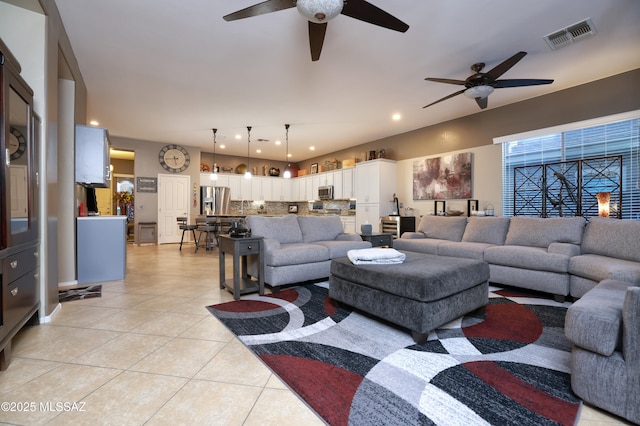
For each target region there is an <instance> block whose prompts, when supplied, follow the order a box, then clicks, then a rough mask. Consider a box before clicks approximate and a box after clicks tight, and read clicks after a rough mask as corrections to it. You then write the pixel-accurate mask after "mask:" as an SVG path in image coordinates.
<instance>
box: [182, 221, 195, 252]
mask: <svg viewBox="0 0 640 426" xmlns="http://www.w3.org/2000/svg"><path fill="white" fill-rule="evenodd" d="M177 220H178V228H180V229H182V238H180V250H181V251H182V242H183V241H184V233H185V232H187V233H188V232H191V233H192V234H193V242H194V243H196V249H197V248H198V239H197V238H196V225H190V224H188V223H187V218H186V217H183V216H180V217H178V218H177Z"/></svg>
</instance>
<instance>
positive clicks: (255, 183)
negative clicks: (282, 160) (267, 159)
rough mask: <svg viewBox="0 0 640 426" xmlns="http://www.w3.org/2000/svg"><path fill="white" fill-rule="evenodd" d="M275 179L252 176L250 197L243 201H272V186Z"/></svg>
mask: <svg viewBox="0 0 640 426" xmlns="http://www.w3.org/2000/svg"><path fill="white" fill-rule="evenodd" d="M274 179H275V178H272V177H264V176H253V177H252V178H251V195H250V196H249V197H245V199H249V200H253V201H273V185H272V181H273V180H274Z"/></svg>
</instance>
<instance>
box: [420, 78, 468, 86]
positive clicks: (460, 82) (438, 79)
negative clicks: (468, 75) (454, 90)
mask: <svg viewBox="0 0 640 426" xmlns="http://www.w3.org/2000/svg"><path fill="white" fill-rule="evenodd" d="M425 80H428V81H435V82H437V83H448V84H457V85H459V86H464V85H465V83H466V81H464V80H452V79H450V78H431V77H427V78H425Z"/></svg>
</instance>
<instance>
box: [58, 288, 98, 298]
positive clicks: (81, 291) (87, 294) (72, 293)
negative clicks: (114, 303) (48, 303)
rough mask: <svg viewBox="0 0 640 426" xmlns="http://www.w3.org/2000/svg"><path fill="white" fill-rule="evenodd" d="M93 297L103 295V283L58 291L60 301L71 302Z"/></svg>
mask: <svg viewBox="0 0 640 426" xmlns="http://www.w3.org/2000/svg"><path fill="white" fill-rule="evenodd" d="M92 297H102V284H98V285H92V286H89V287H78V288H72V289H70V290H60V291H58V300H59V301H60V302H71V301H73V300H82V299H89V298H92Z"/></svg>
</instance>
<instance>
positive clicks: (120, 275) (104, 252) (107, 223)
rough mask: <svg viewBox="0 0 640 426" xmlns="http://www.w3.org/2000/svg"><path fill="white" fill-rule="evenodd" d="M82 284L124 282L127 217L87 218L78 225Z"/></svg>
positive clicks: (78, 255) (82, 218)
mask: <svg viewBox="0 0 640 426" xmlns="http://www.w3.org/2000/svg"><path fill="white" fill-rule="evenodd" d="M76 238H77V255H76V258H77V262H76V263H77V269H78V284H86V283H95V282H101V281H115V280H122V279H124V277H125V269H126V263H127V247H126V244H127V243H126V241H127V217H126V216H87V217H79V218H77V222H76Z"/></svg>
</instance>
